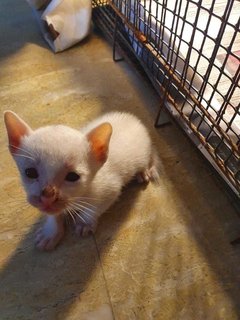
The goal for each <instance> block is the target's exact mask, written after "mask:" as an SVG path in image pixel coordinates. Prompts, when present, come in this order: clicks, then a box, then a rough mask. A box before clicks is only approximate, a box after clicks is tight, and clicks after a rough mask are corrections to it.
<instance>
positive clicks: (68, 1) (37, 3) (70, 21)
mask: <svg viewBox="0 0 240 320" xmlns="http://www.w3.org/2000/svg"><path fill="white" fill-rule="evenodd" d="M27 2H28V3H29V4H30V6H31V7H32V9H33V11H34V13H35V16H36V18H37V20H38V22H39V25H40V28H41V31H42V34H43V37H44V39H45V40H46V41H47V43H48V44H49V46H50V47H51V48H52V50H53V51H54V52H60V51H63V50H65V49H67V48H69V47H71V46H73V45H74V44H76V43H78V42H79V41H81V40H83V39H84V38H85V37H86V36H87V35H88V34H89V32H90V26H91V14H92V3H91V0H52V1H51V0H27Z"/></svg>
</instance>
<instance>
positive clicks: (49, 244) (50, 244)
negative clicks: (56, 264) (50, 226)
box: [35, 227, 64, 251]
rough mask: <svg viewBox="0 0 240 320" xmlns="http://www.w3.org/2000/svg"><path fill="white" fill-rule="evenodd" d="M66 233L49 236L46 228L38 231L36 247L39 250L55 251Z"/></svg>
mask: <svg viewBox="0 0 240 320" xmlns="http://www.w3.org/2000/svg"><path fill="white" fill-rule="evenodd" d="M63 236H64V232H63V231H62V232H57V233H56V234H48V233H47V232H46V231H45V230H44V227H43V228H40V229H38V231H37V233H36V238H35V245H36V247H37V248H38V249H39V250H42V251H51V250H53V249H55V247H56V246H57V245H58V243H59V242H60V240H61V239H62V238H63Z"/></svg>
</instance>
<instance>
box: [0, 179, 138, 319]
mask: <svg viewBox="0 0 240 320" xmlns="http://www.w3.org/2000/svg"><path fill="white" fill-rule="evenodd" d="M143 189H144V186H141V185H138V184H137V183H135V182H133V183H131V184H130V185H129V186H128V187H127V188H126V189H125V190H124V191H123V194H122V196H121V197H120V199H119V201H118V202H117V203H116V204H115V205H114V206H113V207H112V208H111V209H110V210H109V211H108V212H106V213H105V214H104V215H103V217H102V218H101V219H100V224H99V230H100V231H97V234H96V237H98V236H100V237H101V244H102V245H101V246H100V247H99V248H100V249H99V248H98V249H97V248H96V239H94V237H93V236H91V237H87V238H82V239H78V238H77V237H76V236H75V235H73V234H70V233H69V230H68V235H67V236H66V238H65V239H64V241H63V243H62V244H60V245H59V247H58V248H57V249H56V250H55V251H53V252H49V253H47V252H39V251H38V250H36V249H35V248H34V246H33V241H34V233H35V231H36V227H37V226H38V225H39V224H40V223H42V221H38V222H37V223H36V224H35V225H34V226H33V228H32V229H31V230H30V231H29V232H28V234H27V235H26V236H25V237H24V239H23V240H22V241H21V243H20V244H19V246H18V247H17V249H16V251H15V252H14V254H13V256H12V257H11V258H10V260H9V261H8V262H7V263H6V264H5V265H4V268H3V271H2V272H1V273H0V284H1V285H0V310H1V313H2V316H1V319H65V316H67V314H68V313H69V311H70V309H71V306H72V305H73V304H75V303H77V302H80V303H81V304H79V306H80V308H81V312H87V311H89V310H88V308H90V310H91V306H90V307H89V303H90V302H89V299H88V300H87V305H85V304H84V301H85V300H84V299H85V298H84V291H85V288H86V287H87V286H88V282H89V281H90V279H91V281H93V283H94V285H93V286H92V287H93V289H92V291H94V290H96V292H95V293H94V292H92V293H91V296H92V297H93V298H94V297H95V300H96V304H97V301H98V300H99V301H100V302H99V303H100V305H101V304H104V303H105V304H109V305H111V302H110V301H109V300H108V295H107V288H106V283H105V281H104V278H103V277H102V270H101V266H100V264H101V263H100V261H99V254H100V255H102V254H103V252H107V250H108V246H109V245H110V244H111V243H112V241H114V240H113V239H114V235H115V233H116V232H117V230H118V229H119V228H120V227H121V224H122V223H123V222H124V221H125V219H126V217H127V215H128V213H129V211H130V210H131V208H132V206H133V205H134V203H135V201H136V198H137V197H138V194H139V192H141V190H143ZM123 199H124V205H122V200H123ZM99 232H100V233H101V234H98V233H99ZM98 250H100V251H98ZM94 278H96V280H92V279H94ZM94 288H95V289H94ZM101 295H102V297H101ZM94 303H95V302H94V301H93V302H92V304H93V306H94Z"/></svg>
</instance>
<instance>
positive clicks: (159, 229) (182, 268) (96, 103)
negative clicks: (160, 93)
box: [0, 0, 240, 320]
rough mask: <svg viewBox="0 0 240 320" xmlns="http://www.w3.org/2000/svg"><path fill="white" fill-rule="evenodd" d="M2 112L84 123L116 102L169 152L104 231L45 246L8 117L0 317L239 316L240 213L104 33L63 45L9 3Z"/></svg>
mask: <svg viewBox="0 0 240 320" xmlns="http://www.w3.org/2000/svg"><path fill="white" fill-rule="evenodd" d="M0 17H1V18H3V19H0V28H1V30H4V32H2V33H1V36H0V37H1V42H0V111H1V112H3V111H4V110H6V109H12V110H14V111H16V112H18V113H19V114H21V116H22V117H24V118H25V120H27V121H29V122H30V124H31V125H32V126H33V127H34V128H36V127H39V126H41V125H47V124H53V123H64V124H68V125H70V126H73V127H75V128H77V127H79V126H81V125H82V124H84V123H86V121H88V120H89V119H92V118H94V117H96V116H97V115H99V114H102V113H103V112H105V111H109V110H122V111H126V110H128V111H130V112H133V113H135V114H136V115H138V116H139V117H140V118H141V119H143V120H144V122H145V123H146V125H147V126H148V128H149V130H150V131H151V135H152V137H153V140H154V142H155V144H156V147H157V150H158V151H159V154H160V156H161V159H162V171H161V181H160V185H159V186H154V185H151V184H150V185H149V186H142V185H138V184H137V183H135V182H133V183H131V184H130V185H129V186H128V187H126V188H125V189H124V191H123V194H122V196H121V197H120V199H119V201H118V202H117V203H116V204H115V205H114V206H113V207H112V208H111V209H109V210H108V212H106V214H105V215H104V216H103V217H102V219H101V221H100V225H99V228H98V230H97V233H96V235H95V236H94V237H89V238H86V239H81V240H80V239H77V238H76V237H75V236H74V235H72V234H71V233H70V232H69V233H68V235H67V236H66V239H65V240H64V242H63V243H62V244H61V245H60V246H59V247H58V249H57V250H56V251H54V252H52V253H41V252H38V251H37V250H35V249H34V246H33V240H34V231H35V229H36V228H37V227H38V225H39V224H41V217H40V216H39V215H38V213H37V212H36V210H35V209H33V208H30V207H29V206H27V205H26V202H25V200H24V193H23V191H22V189H21V186H20V182H19V178H18V174H17V170H16V168H15V166H14V163H13V161H12V159H11V157H10V155H9V154H8V151H7V146H6V143H7V142H6V141H7V140H6V133H5V129H4V126H3V123H1V124H0V155H1V162H0V173H1V181H0V186H1V193H0V199H1V201H0V210H1V214H0V248H1V249H0V261H1V269H0V270H1V271H0V319H1V320H6V319H11V320H12V319H24V320H25V319H44V320H45V319H51V320H52V319H61V320H62V319H63V320H65V319H66V320H70V319H71V320H77V319H80V320H81V319H83V320H92V319H97V320H102V319H104V320H108V319H109V320H110V319H114V318H115V319H120V320H125V319H126V320H128V319H164V320H168V319H171V320H172V319H183V320H188V319H189V320H191V319H204V320H206V319H209V320H212V319H216V320H218V319H224V320H225V319H227V320H228V319H239V318H240V301H239V296H240V295H239V293H240V292H239V290H240V289H239V288H240V287H239V284H240V279H239V274H240V272H239V271H240V270H239V265H240V263H239V260H240V258H239V254H240V249H239V248H232V247H231V246H230V244H229V241H230V240H232V239H234V238H235V237H236V236H238V235H239V233H240V221H239V219H238V217H237V215H236V211H235V210H234V208H233V207H232V206H231V202H230V199H229V198H228V197H227V196H226V193H225V191H224V188H223V185H222V184H221V183H220V182H219V181H218V180H217V179H216V177H215V175H214V174H213V173H212V171H211V170H210V169H209V168H208V166H207V165H206V162H205V161H203V159H202V158H201V157H200V156H199V154H198V152H197V151H196V150H195V149H194V148H193V146H192V145H191V144H190V142H189V141H188V139H187V138H186V137H185V136H183V135H182V133H181V131H180V130H179V129H178V128H176V127H175V125H172V126H168V127H164V128H162V129H159V130H155V129H154V128H153V126H152V124H153V121H154V117H155V115H156V112H157V109H158V104H159V100H158V97H157V96H156V95H155V93H154V92H153V90H152V89H151V88H150V87H149V85H148V84H147V82H146V81H145V80H143V79H142V78H140V77H138V75H137V74H136V73H135V72H134V70H133V69H132V68H131V67H130V66H129V65H128V64H127V63H126V62H123V63H118V64H116V63H114V62H113V61H112V58H111V47H110V46H109V45H108V43H107V42H105V40H104V39H103V38H102V37H101V36H100V35H98V34H96V33H93V34H92V35H91V36H90V37H89V38H88V39H87V40H86V41H84V42H83V43H82V44H80V45H78V46H76V47H74V48H72V49H70V50H67V51H66V52H63V53H60V54H56V55H55V54H53V53H52V52H51V51H50V50H49V48H47V46H46V44H45V43H44V41H43V40H42V38H41V36H40V33H39V30H38V26H37V25H36V21H34V18H33V16H32V13H31V10H30V9H29V8H28V6H27V4H26V3H25V2H24V1H21V2H20V1H17V0H3V1H1V3H0Z"/></svg>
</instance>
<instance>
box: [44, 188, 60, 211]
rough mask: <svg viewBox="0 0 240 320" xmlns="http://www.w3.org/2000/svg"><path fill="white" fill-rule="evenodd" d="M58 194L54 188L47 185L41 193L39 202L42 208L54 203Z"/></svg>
mask: <svg viewBox="0 0 240 320" xmlns="http://www.w3.org/2000/svg"><path fill="white" fill-rule="evenodd" d="M57 197H58V192H57V189H56V187H54V186H52V185H47V186H46V187H45V188H44V189H43V190H42V193H41V202H42V204H43V205H44V206H49V205H51V204H52V203H53V202H55V201H56V199H57Z"/></svg>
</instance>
